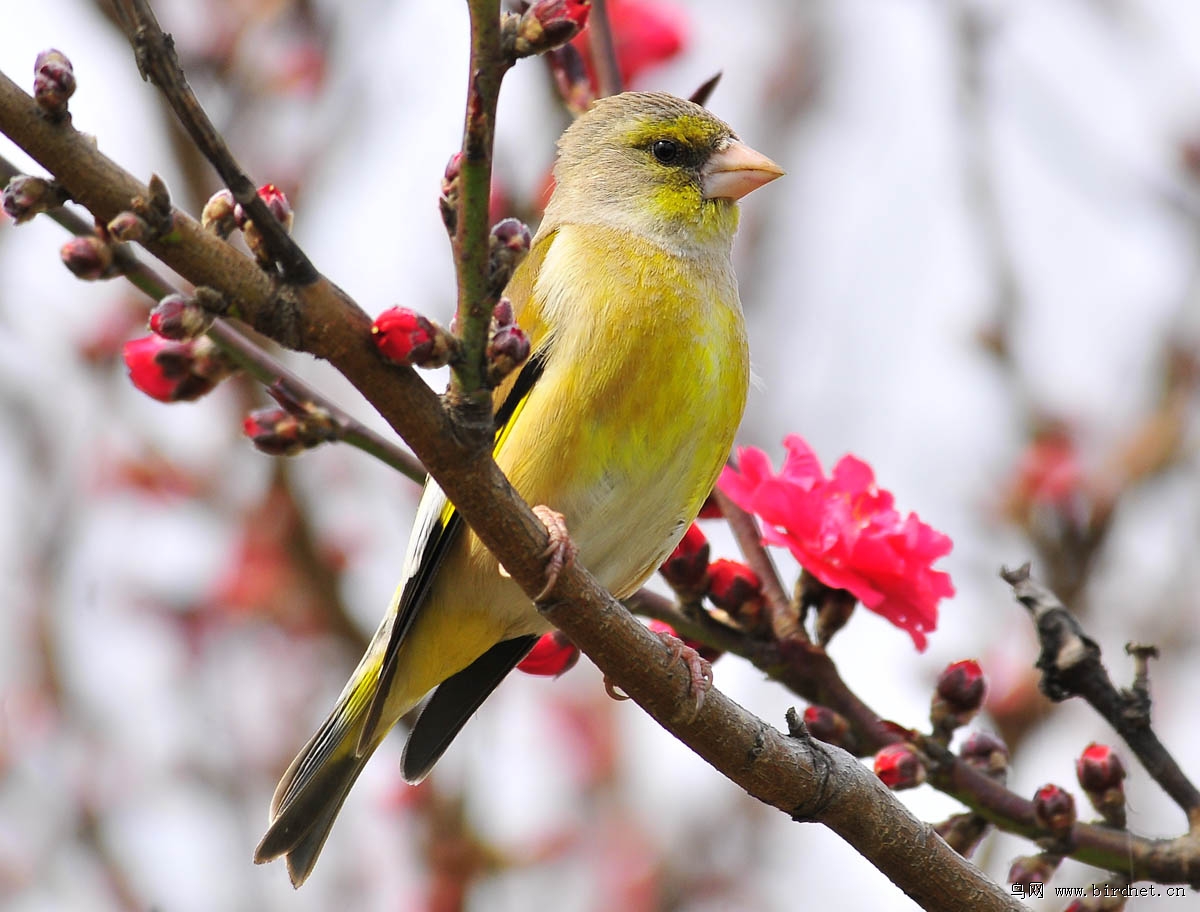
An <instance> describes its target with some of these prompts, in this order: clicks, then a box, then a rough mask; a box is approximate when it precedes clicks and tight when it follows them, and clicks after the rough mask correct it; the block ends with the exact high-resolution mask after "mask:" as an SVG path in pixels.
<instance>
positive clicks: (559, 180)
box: [543, 92, 783, 253]
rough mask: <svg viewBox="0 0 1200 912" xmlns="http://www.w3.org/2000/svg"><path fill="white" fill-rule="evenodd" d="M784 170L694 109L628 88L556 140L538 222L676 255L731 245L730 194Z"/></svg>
mask: <svg viewBox="0 0 1200 912" xmlns="http://www.w3.org/2000/svg"><path fill="white" fill-rule="evenodd" d="M781 174H783V169H781V168H780V167H779V166H778V165H776V164H775V163H774V162H773V161H771V160H770V159H769V158H767V157H766V156H764V155H761V154H760V153H758V152H755V151H754V150H753V149H751V148H750V147H749V146H747V145H746V144H745V143H743V142H742V141H741V140H739V139H738V137H737V135H736V134H735V133H734V132H733V130H731V129H730V128H729V126H728V125H727V124H725V123H724V122H722V121H721V120H719V119H718V118H716V117H714V116H713V115H712V114H711V113H710V112H709V111H707V110H706V109H704V108H702V107H701V106H700V105H698V104H694V103H693V102H690V101H685V100H683V99H682V98H676V97H675V96H673V95H667V94H664V93H659V92H626V93H624V94H621V95H613V96H611V97H608V98H602V99H600V100H598V101H597V102H596V103H595V104H594V105H593V106H592V107H591V108H590V109H589V110H588V111H587V113H585V114H584V115H583V116H582V117H580V118H579V119H578V120H576V121H575V123H573V124H572V125H571V126H570V127H569V128H568V129H567V131H566V132H565V133H564V134H563V136H562V138H561V139H560V140H559V143H558V161H557V163H556V165H555V169H554V178H555V189H554V195H553V196H552V198H551V200H550V203H549V204H548V205H547V207H546V217H545V221H544V223H543V225H544V227H551V228H552V227H556V226H557V225H562V224H596V225H604V226H608V227H613V228H618V229H621V230H626V231H632V232H634V233H635V234H638V235H640V236H642V237H644V238H646V239H648V240H651V241H654V242H655V243H658V244H659V245H661V246H663V247H666V248H668V249H672V250H676V251H679V252H683V253H696V252H701V253H703V252H706V251H707V250H709V249H711V248H712V247H714V246H719V245H723V246H724V247H725V249H728V245H729V241H730V239H731V238H732V236H733V233H734V231H735V230H736V228H737V217H738V216H737V200H739V199H740V198H741V197H743V196H745V195H746V194H747V193H749V192H750V191H751V190H754V189H755V188H757V187H761V186H762V185H763V184H765V183H768V182H769V181H772V180H774V179H775V178H777V177H779V176H780V175H781Z"/></svg>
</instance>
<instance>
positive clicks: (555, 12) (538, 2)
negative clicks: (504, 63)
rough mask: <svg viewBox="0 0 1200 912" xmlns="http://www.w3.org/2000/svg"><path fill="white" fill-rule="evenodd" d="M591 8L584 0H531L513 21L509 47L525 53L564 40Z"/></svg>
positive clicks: (575, 32)
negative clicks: (513, 29)
mask: <svg viewBox="0 0 1200 912" xmlns="http://www.w3.org/2000/svg"><path fill="white" fill-rule="evenodd" d="M591 11H592V8H591V4H590V3H589V2H588V0H534V4H533V5H532V6H531V7H530V8H529V9H527V10H526V11H525V12H524V13H522V14H521V18H520V20H519V21H518V22H517V29H516V40H515V41H514V43H513V50H514V51H515V53H516V55H517V56H518V57H528V56H529V55H531V54H542V53H544V52H546V51H549V50H552V49H554V48H556V47H558V46H559V45H562V44H566V43H567V42H568V41H570V40H571V39H572V38H574V37H575V36H576V35H578V34H579V32H580V30H581V29H582V28H583V27H584V26H585V25H587V19H588V13H590V12H591Z"/></svg>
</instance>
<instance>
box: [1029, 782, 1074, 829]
mask: <svg viewBox="0 0 1200 912" xmlns="http://www.w3.org/2000/svg"><path fill="white" fill-rule="evenodd" d="M1033 819H1034V822H1035V823H1037V825H1038V826H1040V827H1042V828H1043V829H1046V830H1049V831H1050V832H1051V833H1052V834H1053V835H1054V836H1055V837H1056V838H1059V839H1062V838H1065V837H1067V836H1069V835H1070V833H1071V828H1072V827H1073V826H1075V798H1074V796H1072V795H1071V793H1070V792H1068V791H1067V790H1066V789H1063V788H1060V787H1059V786H1057V785H1053V784H1051V785H1043V786H1042V787H1041V788H1040V789H1038V790H1037V792H1036V793H1035V794H1034V796H1033Z"/></svg>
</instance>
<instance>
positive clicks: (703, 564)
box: [658, 523, 709, 601]
mask: <svg viewBox="0 0 1200 912" xmlns="http://www.w3.org/2000/svg"><path fill="white" fill-rule="evenodd" d="M708 555H709V546H708V539H707V538H705V537H704V533H703V532H701V531H700V527H699V526H697V525H696V524H695V523H692V524H691V525H690V526H688V530H687V532H685V533H684V535H683V538H682V539H681V540H680V542H679V544H678V545H676V546H675V550H674V551H672V552H671V554H670V556H669V557H668V558H667V559H666V560H665V561H663V565H662V566H661V567H659V568H658V572H659V573H661V574H662V575H663V579H665V580H666V581H667V583H669V584H670V586H671V588H672V589H674V590H675V592H676V593H677V594H678V595H679V597H680V598H681V599H683V600H684V601H696V600H699V599H700V598H701V597H703V595H704V592H705V590H706V588H707V584H708Z"/></svg>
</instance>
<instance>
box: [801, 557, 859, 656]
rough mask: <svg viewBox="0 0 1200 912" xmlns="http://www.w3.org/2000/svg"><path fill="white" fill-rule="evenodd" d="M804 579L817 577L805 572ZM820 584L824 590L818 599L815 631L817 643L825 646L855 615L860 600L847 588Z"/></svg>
mask: <svg viewBox="0 0 1200 912" xmlns="http://www.w3.org/2000/svg"><path fill="white" fill-rule="evenodd" d="M804 579H815V577H812V574H810V573H808V572H805V573H804ZM802 585H804V583H802ZM818 585H819V586H820V589H821V590H822V591H821V594H820V598H819V599H818V600H817V620H816V625H815V633H816V635H817V643H818V644H819V645H820V646H822V647H825V646H828V645H829V643H830V642H831V641H832V640H833V638H834V635H835V634H837V632H838V631H839V630H841V629H842V628H843V627H845V626H846V624H847V623H848V622H849V621H850V618H851V617H853V616H854V608H855V606H856V605H857V604H858V600H857V599H856V598H855V597H854V595H853V594H852V593H850V592H847V591H846V590H845V589H832V588H830V587H828V586H825V585H824V584H823V583H819V584H818Z"/></svg>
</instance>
